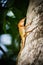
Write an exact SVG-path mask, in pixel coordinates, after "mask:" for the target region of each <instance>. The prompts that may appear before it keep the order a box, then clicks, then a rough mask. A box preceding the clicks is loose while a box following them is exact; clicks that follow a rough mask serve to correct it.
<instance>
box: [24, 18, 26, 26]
mask: <svg viewBox="0 0 43 65" xmlns="http://www.w3.org/2000/svg"><path fill="white" fill-rule="evenodd" d="M25 24H26V18H25V21H24V26H25Z"/></svg>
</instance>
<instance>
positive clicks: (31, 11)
mask: <svg viewBox="0 0 43 65" xmlns="http://www.w3.org/2000/svg"><path fill="white" fill-rule="evenodd" d="M26 17H27V20H26V25H27V24H28V23H31V25H30V26H27V28H26V32H29V31H31V30H32V31H31V32H30V33H29V34H28V33H27V36H26V40H25V46H24V48H23V50H22V51H21V54H20V55H18V56H19V57H18V61H17V65H43V0H30V4H29V7H28V10H27V15H26Z"/></svg>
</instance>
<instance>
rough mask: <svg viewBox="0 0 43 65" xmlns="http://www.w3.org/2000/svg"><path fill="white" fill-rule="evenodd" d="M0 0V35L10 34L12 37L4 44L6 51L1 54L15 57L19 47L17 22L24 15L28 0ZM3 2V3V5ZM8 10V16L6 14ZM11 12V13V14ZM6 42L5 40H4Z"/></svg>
mask: <svg viewBox="0 0 43 65" xmlns="http://www.w3.org/2000/svg"><path fill="white" fill-rule="evenodd" d="M1 1H3V3H2V2H1ZM1 1H0V28H1V31H0V35H2V34H10V35H11V37H12V43H11V45H9V46H8V45H6V48H7V49H8V52H7V54H6V55H3V57H2V58H5V59H6V57H7V58H8V59H9V58H10V59H12V58H13V57H14V58H15V59H16V57H17V55H18V52H19V49H20V36H19V31H18V26H17V25H18V22H19V20H20V19H21V18H23V17H25V16H26V11H27V6H28V0H1ZM4 1H6V3H4ZM3 4H4V5H3ZM8 12H9V13H10V16H9V15H7V14H8ZM11 12H12V13H13V15H12V16H11ZM6 42H7V41H6Z"/></svg>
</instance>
